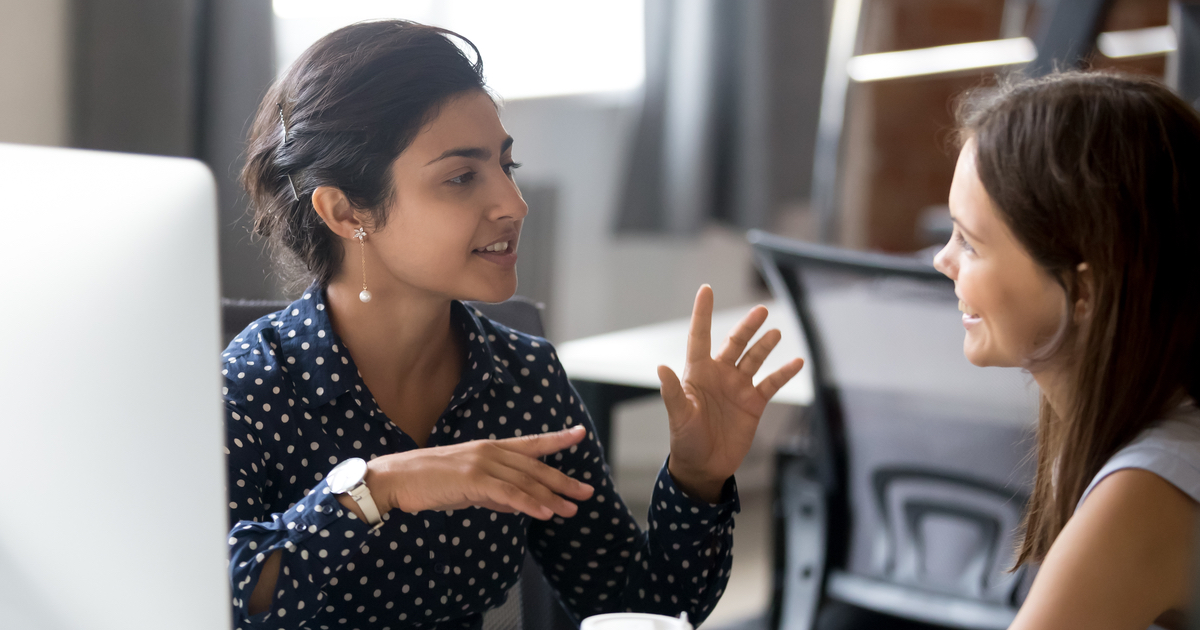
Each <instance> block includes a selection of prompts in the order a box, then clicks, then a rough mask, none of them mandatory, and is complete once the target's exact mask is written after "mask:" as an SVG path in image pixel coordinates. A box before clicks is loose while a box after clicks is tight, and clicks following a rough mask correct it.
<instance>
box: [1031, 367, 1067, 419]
mask: <svg viewBox="0 0 1200 630" xmlns="http://www.w3.org/2000/svg"><path fill="white" fill-rule="evenodd" d="M1031 374H1033V380H1035V381H1037V384H1038V388H1039V389H1040V390H1041V392H1042V395H1043V396H1045V397H1046V402H1048V403H1050V408H1051V409H1053V410H1054V415H1056V416H1058V417H1059V418H1062V417H1064V416H1063V414H1064V413H1066V412H1067V410H1068V409H1069V408H1070V405H1071V386H1072V385H1073V383H1072V382H1071V378H1070V374H1069V372H1068V371H1067V370H1066V369H1064V368H1062V367H1046V368H1044V369H1040V370H1038V371H1036V372H1033V371H1031Z"/></svg>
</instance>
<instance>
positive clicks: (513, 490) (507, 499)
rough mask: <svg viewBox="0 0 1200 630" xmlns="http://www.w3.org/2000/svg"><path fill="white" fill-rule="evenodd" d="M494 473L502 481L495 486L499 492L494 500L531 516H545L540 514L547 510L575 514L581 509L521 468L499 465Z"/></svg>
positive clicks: (568, 514) (494, 496) (562, 513)
mask: <svg viewBox="0 0 1200 630" xmlns="http://www.w3.org/2000/svg"><path fill="white" fill-rule="evenodd" d="M492 475H493V476H494V478H495V479H496V480H498V481H500V482H502V483H499V484H498V485H496V486H495V487H496V488H497V490H498V491H499V494H496V495H492V497H491V498H492V500H494V501H499V502H501V503H506V504H508V505H510V506H512V507H514V508H516V509H518V510H520V511H522V512H525V513H526V514H528V515H530V516H533V517H536V518H543V517H541V516H539V515H541V514H545V510H550V511H551V512H553V513H554V514H557V515H559V516H574V515H575V513H576V512H577V511H578V510H579V507H578V506H576V505H575V504H574V503H572V502H570V501H568V500H566V499H564V498H562V497H560V496H559V495H557V494H555V493H554V492H552V491H551V490H550V489H549V488H547V487H546V486H545V485H544V484H542V483H541V482H540V481H539V480H538V479H537V478H536V477H535V476H533V475H530V474H527V473H525V472H523V471H521V470H518V469H516V468H510V467H508V466H498V467H497V468H496V469H495V470H494V471H493V472H492ZM542 508H545V510H543V509H542ZM544 518H549V516H546V517H544Z"/></svg>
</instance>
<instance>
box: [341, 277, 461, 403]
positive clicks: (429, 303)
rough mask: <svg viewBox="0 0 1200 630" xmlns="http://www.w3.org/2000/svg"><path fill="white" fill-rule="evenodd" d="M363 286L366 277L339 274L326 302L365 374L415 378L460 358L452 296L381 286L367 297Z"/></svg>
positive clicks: (388, 379) (395, 380) (387, 379)
mask: <svg viewBox="0 0 1200 630" xmlns="http://www.w3.org/2000/svg"><path fill="white" fill-rule="evenodd" d="M361 290H362V286H361V283H356V282H355V281H354V280H352V279H348V278H345V277H339V278H337V279H335V280H334V281H333V282H331V283H330V284H329V286H328V287H326V291H325V294H326V302H325V303H326V308H328V309H329V319H330V321H331V322H332V323H333V329H334V331H335V332H336V333H337V335H338V337H339V338H341V340H342V342H343V343H345V344H346V346H347V348H348V349H349V351H350V354H351V356H353V357H354V362H355V364H356V365H357V366H358V369H359V371H360V372H361V373H362V374H363V376H364V378H366V379H367V380H375V379H372V378H371V377H372V376H374V377H377V378H378V379H380V380H384V381H385V382H393V383H400V382H412V379H413V378H417V379H418V380H419V379H420V376H421V375H423V374H425V375H429V374H437V373H440V372H441V371H442V370H439V369H437V368H439V367H444V366H445V364H446V362H447V361H451V362H455V363H456V362H457V360H458V350H457V347H458V342H457V337H456V335H454V332H453V331H452V330H451V323H450V302H451V300H450V299H449V298H447V297H444V296H433V295H430V294H428V293H425V292H420V291H417V290H415V289H408V290H404V289H396V288H383V287H380V288H378V289H374V290H372V291H371V294H372V297H371V301H370V302H369V303H364V302H362V301H361V300H360V299H359V297H358V294H359V292H360V291H361Z"/></svg>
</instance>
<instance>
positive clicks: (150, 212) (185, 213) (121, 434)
mask: <svg viewBox="0 0 1200 630" xmlns="http://www.w3.org/2000/svg"><path fill="white" fill-rule="evenodd" d="M0 190H2V191H3V197H4V200H3V203H0V221H2V224H3V234H4V236H5V238H4V244H3V246H0V269H3V276H4V281H3V283H2V285H0V286H3V292H2V294H0V295H2V297H0V330H3V339H4V341H3V343H2V344H0V347H2V348H3V350H2V351H0V358H2V360H0V401H3V403H2V406H0V506H2V507H0V627H2V628H22V629H23V630H85V629H86V630H93V629H94V630H101V629H106V630H107V629H116V628H121V629H123V630H132V629H135V628H147V629H149V628H155V629H160V628H172V629H174V630H184V629H192V628H194V629H197V630H199V629H204V630H213V629H219V628H228V627H229V622H230V614H229V589H228V585H227V578H226V548H225V545H226V543H225V538H226V533H227V531H226V529H227V528H226V522H225V519H226V515H225V502H226V498H225V472H224V455H223V450H222V449H223V445H224V437H223V435H224V434H223V428H222V427H223V420H222V412H221V406H220V396H219V387H220V384H219V381H218V377H219V369H218V367H217V363H216V361H217V357H218V351H219V347H218V346H219V339H220V336H219V335H220V333H219V317H218V315H219V296H218V294H219V291H218V281H217V242H216V228H217V224H216V202H215V190H214V184H213V179H212V176H211V174H210V172H209V171H208V169H207V168H206V167H204V166H203V165H202V164H200V163H199V162H196V161H192V160H183V159H176V158H159V157H146V156H134V155H122V154H112V153H101V152H95V151H78V150H68V149H52V148H44V147H25V146H16V145H3V144H0Z"/></svg>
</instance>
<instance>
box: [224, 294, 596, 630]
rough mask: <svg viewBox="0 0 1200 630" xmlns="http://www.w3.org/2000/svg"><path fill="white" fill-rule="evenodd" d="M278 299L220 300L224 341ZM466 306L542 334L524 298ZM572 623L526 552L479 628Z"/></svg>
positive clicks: (569, 626)
mask: <svg viewBox="0 0 1200 630" xmlns="http://www.w3.org/2000/svg"><path fill="white" fill-rule="evenodd" d="M288 304H290V302H286V301H282V300H234V299H230V298H223V299H222V300H221V322H222V333H223V337H224V341H225V343H227V344H228V343H229V341H230V340H232V339H233V337H234V336H235V335H237V334H238V333H239V332H241V331H242V330H243V329H245V327H246V326H249V325H250V322H253V321H254V320H256V319H258V318H259V317H262V316H263V315H267V314H270V313H274V312H275V311H278V310H282V309H283V308H286V307H287V306H288ZM465 304H466V305H467V306H468V307H470V308H473V309H475V310H476V311H478V312H480V313H483V315H484V316H485V317H487V318H488V319H490V320H492V321H494V322H498V323H500V324H503V325H505V326H508V327H509V328H512V329H514V330H519V331H521V332H523V333H526V334H530V335H534V336H537V337H544V336H545V334H546V331H545V327H544V326H543V324H542V309H543V308H544V306H543V305H542V304H540V303H538V302H534V301H533V300H530V299H528V298H524V297H521V296H519V295H518V296H513V297H512V298H511V299H509V300H507V301H505V302H500V303H498V304H489V303H486V302H466V303H465ZM576 627H577V626H576V624H574V623H572V622H571V620H570V617H568V616H567V614H566V612H565V611H564V610H563V608H562V605H561V604H560V603H559V600H558V597H557V595H556V594H555V592H554V591H553V590H552V589H551V587H550V585H549V583H548V582H547V581H546V578H545V577H544V576H543V575H542V569H541V567H540V566H538V564H537V562H536V561H534V560H533V554H526V556H525V564H524V566H523V568H522V570H521V577H520V579H519V580H518V581H517V584H516V585H514V586H513V587H512V589H510V590H509V592H508V598H507V599H506V600H505V602H504V603H503V604H501V605H500V606H498V607H496V608H493V609H491V610H489V611H488V612H487V613H485V614H484V616H483V630H574V629H575V628H576Z"/></svg>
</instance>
